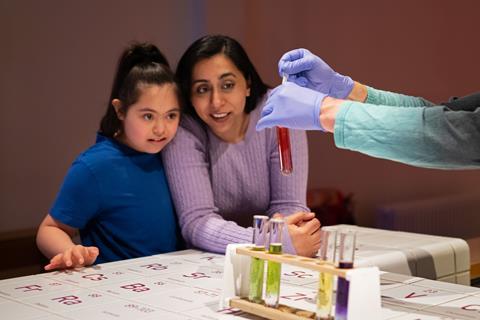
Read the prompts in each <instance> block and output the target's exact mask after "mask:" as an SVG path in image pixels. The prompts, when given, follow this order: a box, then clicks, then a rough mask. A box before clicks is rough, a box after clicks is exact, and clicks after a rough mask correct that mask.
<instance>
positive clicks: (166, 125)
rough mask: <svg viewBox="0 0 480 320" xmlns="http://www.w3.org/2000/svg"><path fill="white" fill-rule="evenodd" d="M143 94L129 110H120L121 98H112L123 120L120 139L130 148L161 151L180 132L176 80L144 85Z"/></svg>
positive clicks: (149, 151) (148, 151)
mask: <svg viewBox="0 0 480 320" xmlns="http://www.w3.org/2000/svg"><path fill="white" fill-rule="evenodd" d="M140 91H141V93H140V96H139V98H138V100H137V102H135V103H134V104H132V105H131V106H130V108H128V110H127V112H126V113H124V112H123V111H121V108H120V106H121V102H120V100H118V99H114V100H113V101H112V104H113V106H114V107H115V110H116V111H117V116H118V118H119V119H120V120H121V121H122V123H123V130H122V133H121V135H120V136H119V137H117V139H118V140H119V141H120V142H122V143H124V144H126V145H127V146H129V147H130V148H132V149H134V150H137V151H140V152H145V153H158V152H160V150H162V149H163V147H165V145H167V143H169V142H170V141H171V140H172V139H173V137H174V136H175V133H176V132H177V128H178V123H179V120H180V104H179V102H178V99H177V95H176V93H175V86H174V85H173V84H164V85H161V86H159V85H145V86H143V87H141V88H140Z"/></svg>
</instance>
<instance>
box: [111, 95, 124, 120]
mask: <svg viewBox="0 0 480 320" xmlns="http://www.w3.org/2000/svg"><path fill="white" fill-rule="evenodd" d="M112 106H113V108H115V113H116V114H117V118H118V119H120V120H123V119H125V115H124V114H123V111H122V102H121V101H120V100H119V99H113V100H112Z"/></svg>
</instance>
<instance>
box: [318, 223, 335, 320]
mask: <svg viewBox="0 0 480 320" xmlns="http://www.w3.org/2000/svg"><path fill="white" fill-rule="evenodd" d="M320 241H321V243H320V250H319V259H320V260H321V263H324V264H330V265H334V263H335V249H336V247H337V231H336V230H323V229H322V230H320ZM333 277H334V276H333V274H331V273H326V272H320V274H319V280H318V291H317V312H316V319H317V320H327V319H333V317H332V314H331V312H332V302H333Z"/></svg>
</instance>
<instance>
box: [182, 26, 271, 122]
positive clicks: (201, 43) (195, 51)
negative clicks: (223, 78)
mask: <svg viewBox="0 0 480 320" xmlns="http://www.w3.org/2000/svg"><path fill="white" fill-rule="evenodd" d="M220 53H221V54H224V55H225V56H226V57H228V58H229V59H230V60H231V61H232V62H233V64H234V65H235V66H236V67H237V68H238V70H240V72H241V73H242V74H243V76H244V77H245V79H246V80H247V83H248V84H249V85H250V96H249V97H247V100H246V105H245V113H250V112H251V111H252V110H253V109H255V108H256V106H257V104H258V101H259V100H260V99H261V98H262V97H263V95H264V94H265V93H266V92H267V90H268V86H267V85H266V84H265V83H264V82H263V81H262V79H261V78H260V75H259V74H258V72H257V70H256V69H255V67H254V66H253V64H252V62H251V61H250V59H249V58H248V55H247V53H246V52H245V50H244V49H243V47H242V46H241V45H240V43H238V42H237V41H236V40H235V39H232V38H230V37H228V36H224V35H208V36H204V37H202V38H200V39H198V40H196V41H195V42H194V43H192V44H191V45H190V47H188V49H187V51H185V53H184V54H183V56H182V57H181V58H180V61H179V62H178V66H177V71H176V73H175V76H176V77H177V82H178V83H179V85H180V91H181V93H182V97H183V101H185V103H186V105H185V112H186V113H189V114H191V115H194V116H197V117H198V115H197V113H196V112H195V108H194V107H193V105H192V102H191V99H190V94H191V87H192V73H193V68H194V67H195V65H196V64H197V63H198V62H199V61H200V60H203V59H208V58H211V57H213V56H214V55H216V54H220Z"/></svg>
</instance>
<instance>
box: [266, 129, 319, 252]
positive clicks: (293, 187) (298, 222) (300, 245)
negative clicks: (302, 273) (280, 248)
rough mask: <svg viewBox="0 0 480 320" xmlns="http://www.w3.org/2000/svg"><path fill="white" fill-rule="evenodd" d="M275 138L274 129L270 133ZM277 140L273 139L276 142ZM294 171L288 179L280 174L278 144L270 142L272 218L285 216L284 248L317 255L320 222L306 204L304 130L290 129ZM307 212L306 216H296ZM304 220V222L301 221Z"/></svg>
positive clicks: (305, 142)
mask: <svg viewBox="0 0 480 320" xmlns="http://www.w3.org/2000/svg"><path fill="white" fill-rule="evenodd" d="M272 133H273V134H274V136H275V137H276V135H275V130H272V131H270V134H272ZM275 137H274V139H275ZM290 145H291V153H292V162H293V172H292V173H291V174H290V175H288V176H285V175H283V174H282V173H281V172H280V161H279V157H278V145H277V143H276V141H274V142H271V146H272V147H271V150H270V207H269V209H268V214H269V215H270V216H271V215H273V214H276V213H280V214H282V215H284V216H286V219H285V226H286V227H287V228H286V232H285V234H284V245H285V248H286V250H290V251H292V252H295V253H296V254H297V255H301V256H308V257H311V256H315V255H316V253H317V251H318V249H319V247H320V232H319V228H320V221H319V220H318V219H316V218H315V215H314V214H312V213H307V212H310V209H309V208H308V207H307V205H306V197H307V179H308V145H307V136H306V132H305V131H300V130H290ZM296 212H304V215H303V217H302V215H299V214H294V213H296ZM302 219H305V220H303V221H302Z"/></svg>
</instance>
